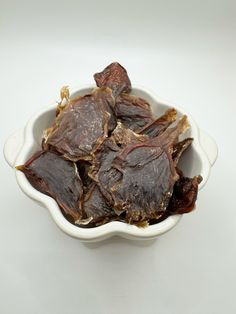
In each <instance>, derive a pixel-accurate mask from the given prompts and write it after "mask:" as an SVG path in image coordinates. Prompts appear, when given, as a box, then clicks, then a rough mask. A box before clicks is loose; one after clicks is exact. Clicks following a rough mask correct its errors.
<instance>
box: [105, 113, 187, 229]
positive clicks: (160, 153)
mask: <svg viewBox="0 0 236 314" xmlns="http://www.w3.org/2000/svg"><path fill="white" fill-rule="evenodd" d="M186 124H187V121H186V117H183V118H182V120H180V122H179V123H178V125H177V126H176V127H174V128H172V129H168V130H166V131H165V132H164V133H162V135H160V136H159V137H157V138H154V139H150V140H149V141H146V142H143V143H139V144H130V145H127V146H126V147H125V148H124V149H123V150H122V151H121V152H120V153H119V154H118V155H117V156H115V159H114V161H113V162H112V166H113V168H115V169H117V170H118V171H119V172H121V173H122V177H121V179H119V180H116V182H112V184H110V185H109V188H110V191H111V195H112V198H113V201H114V209H115V211H116V212H117V213H118V214H119V213H122V212H123V211H126V218H127V220H128V222H129V223H136V222H141V221H148V220H149V219H156V218H159V217H160V216H161V215H162V214H163V212H164V211H165V210H166V207H167V205H168V202H169V199H170V197H171V195H172V192H173V186H174V184H175V182H176V181H177V179H178V177H179V176H178V174H177V172H176V170H175V165H174V162H173V160H172V156H171V152H172V148H173V144H174V142H175V141H176V139H177V138H178V136H179V134H180V133H181V132H182V131H184V130H185V129H186V127H187V126H186Z"/></svg>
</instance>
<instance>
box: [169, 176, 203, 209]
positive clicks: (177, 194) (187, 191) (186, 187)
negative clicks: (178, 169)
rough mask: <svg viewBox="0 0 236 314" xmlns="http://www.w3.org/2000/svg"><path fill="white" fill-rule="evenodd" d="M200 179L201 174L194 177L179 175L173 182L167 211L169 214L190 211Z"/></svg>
mask: <svg viewBox="0 0 236 314" xmlns="http://www.w3.org/2000/svg"><path fill="white" fill-rule="evenodd" d="M201 181H202V177H201V176H196V177H194V178H187V177H180V178H179V180H178V181H177V182H176V183H175V186H174V191H173V195H172V197H171V199H170V202H169V205H168V207H167V212H168V213H169V214H171V215H175V214H185V213H189V212H190V211H192V210H193V209H194V206H195V202H196V199H197V193H198V185H199V183H200V182H201Z"/></svg>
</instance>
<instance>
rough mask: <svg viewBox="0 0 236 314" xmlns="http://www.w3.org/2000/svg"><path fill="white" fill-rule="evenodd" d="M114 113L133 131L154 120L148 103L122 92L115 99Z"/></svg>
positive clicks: (137, 130)
mask: <svg viewBox="0 0 236 314" xmlns="http://www.w3.org/2000/svg"><path fill="white" fill-rule="evenodd" d="M115 114H116V117H117V118H118V119H119V120H120V121H121V122H122V123H123V124H124V125H125V126H126V127H127V128H129V129H131V130H133V131H135V132H139V131H140V130H141V129H143V127H144V126H145V125H147V124H150V123H152V122H153V121H154V117H153V115H152V112H151V109H150V105H149V103H148V102H147V101H146V100H144V99H142V98H140V97H136V96H133V95H128V94H122V95H120V96H119V97H118V98H117V99H116V104H115Z"/></svg>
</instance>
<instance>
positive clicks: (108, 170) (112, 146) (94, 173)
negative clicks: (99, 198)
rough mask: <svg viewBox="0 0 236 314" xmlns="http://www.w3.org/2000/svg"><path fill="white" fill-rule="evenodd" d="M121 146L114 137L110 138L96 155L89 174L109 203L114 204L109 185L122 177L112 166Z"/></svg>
mask: <svg viewBox="0 0 236 314" xmlns="http://www.w3.org/2000/svg"><path fill="white" fill-rule="evenodd" d="M119 151H120V148H119V147H118V146H117V145H116V143H115V141H114V139H112V138H108V139H106V140H105V141H104V142H103V145H102V146H101V148H100V151H98V152H97V153H96V155H95V158H94V160H93V165H92V167H91V170H90V172H89V176H90V177H91V178H92V179H93V180H94V181H95V182H97V184H98V186H99V188H100V190H101V192H102V194H103V195H104V196H105V198H106V200H107V201H108V204H109V205H112V204H113V198H112V195H111V192H110V189H109V187H110V186H112V185H113V184H114V183H115V182H116V181H117V180H119V179H120V178H121V173H120V172H119V171H117V169H114V168H113V167H112V162H113V160H114V158H115V156H117V154H118V153H119Z"/></svg>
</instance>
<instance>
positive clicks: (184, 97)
mask: <svg viewBox="0 0 236 314" xmlns="http://www.w3.org/2000/svg"><path fill="white" fill-rule="evenodd" d="M0 38H1V39H0V89H1V93H0V97H1V101H0V104H1V115H0V119H1V122H0V125H1V132H0V136H1V145H3V144H4V142H5V140H6V138H7V137H8V135H10V134H11V133H12V132H13V131H14V130H16V129H18V128H21V127H23V126H24V125H25V123H26V121H27V120H28V118H29V117H30V116H31V115H32V114H33V113H34V112H36V111H37V110H38V109H40V108H42V107H43V106H47V105H48V104H50V103H52V102H55V101H56V100H58V97H59V89H60V87H61V86H62V85H65V84H68V85H70V86H76V85H80V84H86V83H91V82H92V74H93V73H94V72H96V71H99V70H101V69H102V68H103V67H104V66H106V65H107V64H109V63H110V62H112V61H115V60H116V61H119V62H120V63H121V64H123V65H124V66H125V67H126V68H127V70H128V72H129V74H130V78H131V80H132V82H133V83H136V84H140V85H143V86H146V87H149V88H151V89H152V90H154V91H156V93H157V94H159V95H160V96H161V97H163V98H166V99H169V100H171V101H173V102H174V103H176V104H178V105H181V106H183V107H185V108H186V109H187V111H189V112H191V113H192V115H193V116H194V117H195V119H196V120H197V122H198V124H199V126H200V127H201V128H202V129H204V130H206V131H207V132H208V133H209V134H211V135H212V136H213V137H214V138H215V140H216V142H217V143H218V147H219V156H218V160H217V162H216V164H215V166H214V167H213V169H212V173H211V177H210V179H209V181H208V183H207V185H206V186H205V187H204V189H203V190H202V191H201V192H200V194H199V198H198V201H197V210H196V211H194V212H193V213H191V214H189V215H186V216H184V217H183V219H182V220H181V222H180V223H179V224H178V225H177V226H176V228H174V229H173V230H172V231H170V232H169V233H167V234H165V235H163V236H162V237H160V238H158V239H157V240H156V241H149V242H135V241H133V242H132V241H128V240H124V239H120V238H114V239H110V240H106V241H104V242H102V243H97V244H83V243H81V242H79V241H78V240H75V239H72V238H70V237H69V236H66V235H65V234H63V233H62V232H61V231H60V230H59V229H58V228H57V227H56V225H55V224H54V223H53V221H52V219H51V217H50V216H49V214H48V212H47V211H46V210H44V209H42V208H40V207H39V206H37V205H36V204H35V203H34V202H33V201H31V200H30V199H29V198H27V197H26V196H25V195H24V194H23V193H22V192H21V191H20V189H19V187H18V185H17V183H16V181H15V178H14V174H13V171H12V169H10V167H9V166H8V165H7V164H6V162H5V161H4V158H3V154H1V156H0V158H1V163H0V167H1V170H0V180H1V183H0V187H1V189H0V193H1V205H0V215H1V216H0V217H1V218H0V313H1V314H8V313H9V314H13V313H17V314H28V313H29V314H32V313H33V314H34V313H36V314H38V313H43V314H52V313H55V314H64V313H66V314H70V313H71V314H72V313H82V314H83V313H85V314H87V313H96V314H100V313H101V314H118V313H135V314H139V313H146V314H151V313H162V314H166V313H168V314H172V313H177V314H193V313H196V314H201V313H203V314H205V313H207V314H208V313H209V314H210V313H212V314H216V313H219V314H222V313H227V314H233V313H236V266H235V265H236V201H235V197H236V191H235V187H236V184H235V178H236V170H235V169H236V167H235V160H236V157H235V156H236V149H235V138H236V127H235V120H236V88H235V87H236V43H235V38H236V3H235V1H207V2H206V1H176V2H174V1H173V2H171V1H165V2H164V1H162V2H160V1H149V0H147V1H141V2H138V1H129V2H126V1H124V0H122V1H115V2H113V1H104V0H103V1H99V4H98V2H97V4H96V3H95V2H90V3H87V4H85V2H84V1H62V2H59V1H58V2H56V1H40V3H39V2H36V1H31V2H26V1H19V2H16V1H15V2H11V1H7V2H6V1H1V0H0Z"/></svg>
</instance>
